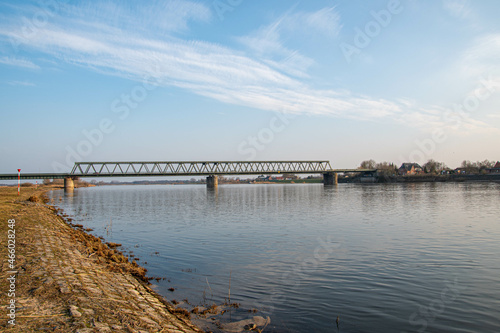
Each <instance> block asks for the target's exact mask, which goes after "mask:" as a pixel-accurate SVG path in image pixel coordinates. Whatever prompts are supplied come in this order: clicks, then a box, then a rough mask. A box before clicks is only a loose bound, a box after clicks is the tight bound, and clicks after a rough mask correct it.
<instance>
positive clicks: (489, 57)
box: [458, 34, 500, 77]
mask: <svg viewBox="0 0 500 333" xmlns="http://www.w3.org/2000/svg"><path fill="white" fill-rule="evenodd" d="M499 54H500V34H487V35H483V36H481V37H479V38H477V39H476V40H475V41H474V43H473V44H472V45H471V46H470V47H468V48H467V49H466V50H465V51H464V52H463V53H462V55H461V56H460V57H459V59H458V66H459V67H460V69H461V71H462V73H463V74H464V75H467V76H473V77H478V76H480V75H484V74H485V73H497V74H500V63H499V61H498V55H499Z"/></svg>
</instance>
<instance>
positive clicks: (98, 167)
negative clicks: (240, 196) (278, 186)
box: [71, 161, 332, 177]
mask: <svg viewBox="0 0 500 333" xmlns="http://www.w3.org/2000/svg"><path fill="white" fill-rule="evenodd" d="M331 169H332V167H331V166H330V162H328V161H258V162H241V161H236V162H227V161H226V162H222V161H212V162H77V163H75V166H74V167H73V170H71V175H75V176H78V177H89V176H92V177H96V176H97V177H113V176H114V177H116V176H119V177H124V176H127V177H128V176H210V175H261V174H279V173H302V174H303V173H324V172H328V171H330V170H331Z"/></svg>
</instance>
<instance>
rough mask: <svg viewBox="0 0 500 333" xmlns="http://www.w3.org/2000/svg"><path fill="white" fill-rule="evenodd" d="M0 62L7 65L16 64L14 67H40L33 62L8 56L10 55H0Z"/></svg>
mask: <svg viewBox="0 0 500 333" xmlns="http://www.w3.org/2000/svg"><path fill="white" fill-rule="evenodd" d="M0 64H4V65H9V66H16V67H24V68H30V69H40V67H39V66H38V65H36V64H34V63H33V62H31V61H29V60H25V59H18V58H10V57H1V58H0Z"/></svg>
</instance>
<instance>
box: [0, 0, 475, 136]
mask: <svg viewBox="0 0 500 333" xmlns="http://www.w3.org/2000/svg"><path fill="white" fill-rule="evenodd" d="M171 3H173V4H176V5H177V6H178V7H176V8H177V9H176V10H174V11H173V12H177V13H181V14H179V15H180V16H181V19H180V21H178V22H177V23H175V24H174V25H173V26H170V25H169V24H170V23H169V24H167V25H166V26H163V29H164V31H165V30H172V31H179V29H181V30H182V29H184V28H185V25H186V24H187V22H188V21H189V20H198V21H206V20H209V19H210V14H207V13H206V7H204V6H203V5H200V6H198V4H196V3H193V2H189V1H181V0H178V1H173V2H171ZM155 5H156V6H157V7H154V6H152V7H148V8H149V9H141V10H142V12H140V13H139V15H138V18H134V19H133V20H136V21H137V22H141V23H140V24H139V25H138V27H134V26H130V25H129V24H128V23H127V22H123V20H125V21H126V20H128V19H130V17H131V16H130V15H129V14H128V13H129V11H130V9H127V8H123V7H115V6H116V5H112V4H110V3H106V4H105V5H102V4H100V5H98V6H97V7H96V6H91V5H80V6H79V7H77V8H76V7H68V8H67V9H65V14H64V15H66V16H64V17H54V20H53V22H50V23H47V24H46V25H45V26H43V27H41V28H40V29H39V30H38V31H37V34H36V38H32V39H30V40H29V41H28V42H27V44H26V46H27V47H30V48H31V49H33V50H34V51H37V52H42V53H44V54H46V55H50V56H52V57H55V58H56V59H59V60H61V61H64V62H67V63H72V64H76V65H79V66H85V67H88V68H91V69H93V70H98V71H102V72H105V73H109V74H112V75H118V76H122V77H126V78H129V79H132V80H136V81H142V80H143V78H144V77H145V76H150V77H153V78H155V79H156V80H157V83H158V85H161V86H175V87H180V88H184V89H187V90H189V91H192V92H194V93H196V94H199V95H202V96H207V97H210V98H213V99H215V100H218V101H221V102H223V103H229V104H234V105H243V106H248V107H253V108H258V109H262V110H270V111H280V112H288V113H293V114H311V115H329V116H334V117H340V118H350V119H361V120H374V121H377V120H385V121H387V120H391V121H395V122H399V123H404V124H406V125H407V126H417V127H423V128H426V127H429V126H439V125H440V120H439V117H438V116H437V115H433V114H432V113H429V112H427V111H425V110H424V109H423V108H419V107H417V106H415V105H412V104H411V103H408V102H401V101H400V100H393V101H391V100H386V99H381V98H373V97H370V96H363V95H359V94H356V93H351V92H349V91H343V90H342V91H335V90H329V89H318V88H314V87H312V86H310V85H308V84H307V83H305V82H304V80H302V78H304V77H308V73H307V68H308V67H309V66H310V65H311V64H312V63H313V60H312V59H310V58H308V57H306V56H304V55H302V54H300V52H299V51H297V50H293V49H291V48H288V47H286V46H285V44H284V42H283V41H282V33H283V31H288V32H290V31H291V32H293V31H294V30H293V29H298V27H299V26H300V25H303V27H309V28H310V29H313V31H323V32H324V33H325V34H328V35H329V37H332V36H335V34H336V33H338V29H340V28H341V26H340V23H339V22H340V21H339V19H338V17H337V14H336V13H335V10H334V8H326V9H323V10H320V11H317V12H313V13H305V14H304V13H302V15H301V16H300V20H299V19H296V18H297V17H298V16H296V15H298V14H296V13H287V14H286V15H284V16H283V17H281V18H280V19H279V20H277V21H276V22H274V23H272V24H270V25H268V26H266V27H262V28H261V29H259V30H258V31H256V32H255V33H254V34H252V35H249V36H246V37H242V41H243V42H244V43H246V45H247V46H249V48H250V49H251V50H252V51H248V50H246V51H241V50H237V49H233V48H230V47H226V46H222V45H218V44H213V43H209V42H205V41H199V40H185V39H182V38H180V37H179V36H176V35H174V33H163V34H159V33H158V32H155V31H154V30H155V29H156V27H158V25H161V22H156V23H154V24H152V26H149V25H148V23H147V21H146V18H147V17H148V15H147V12H148V11H154V10H162V8H164V7H162V6H161V5H159V3H156V4H155ZM85 6H88V8H86V7H85ZM193 6H194V7H193ZM189 8H193V9H194V12H191V11H189V10H188V9H189ZM117 12H119V13H121V14H120V15H116V13H117ZM70 13H72V14H70ZM91 13H98V14H99V15H98V16H97V19H95V20H94V21H85V20H84V18H85V17H93V16H92V15H90V14H91ZM141 13H142V14H141ZM182 13H184V14H182ZM152 16H155V15H152ZM159 16H160V17H161V15H159ZM109 17H114V18H116V17H118V18H121V19H120V20H119V21H118V22H113V20H109V19H108V18H109ZM141 17H142V18H141ZM155 17H158V15H157V16H155ZM134 22H135V21H134ZM69 23H71V24H69ZM330 25H331V26H330ZM20 29H22V26H19V24H18V25H16V24H14V23H12V22H10V23H9V25H7V26H6V25H5V24H3V25H2V24H0V36H2V37H4V38H7V39H8V38H15V37H16V36H18V35H19V33H20ZM329 29H333V30H331V31H330V30H329ZM172 31H171V32H172ZM336 31H337V32H336ZM259 53H260V54H259ZM5 59H10V58H5ZM5 61H7V60H5ZM26 64H29V62H26V63H25V67H26ZM33 65H34V64H33ZM28 66H29V65H28ZM35 66H36V65H35ZM472 125H474V124H472ZM475 125H476V126H479V125H481V124H475Z"/></svg>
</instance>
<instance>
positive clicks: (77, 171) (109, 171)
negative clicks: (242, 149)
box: [0, 161, 376, 186]
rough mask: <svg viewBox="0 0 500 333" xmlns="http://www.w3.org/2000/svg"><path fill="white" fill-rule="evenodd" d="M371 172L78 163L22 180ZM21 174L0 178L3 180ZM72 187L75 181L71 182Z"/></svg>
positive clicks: (286, 165)
mask: <svg viewBox="0 0 500 333" xmlns="http://www.w3.org/2000/svg"><path fill="white" fill-rule="evenodd" d="M375 171H376V170H372V169H332V167H331V165H330V162H329V161H195V162H76V163H75V165H74V167H73V169H72V170H71V172H70V173H21V176H20V178H21V179H61V178H62V179H65V180H67V181H68V183H69V181H70V180H74V179H78V178H81V177H92V178H95V177H153V176H208V177H207V185H209V186H212V185H215V186H217V176H221V175H262V174H269V175H270V174H282V173H290V174H323V175H324V180H325V184H330V183H336V182H337V174H338V173H347V172H361V173H374V172H375ZM17 178H18V174H0V180H6V179H17ZM71 183H72V181H71Z"/></svg>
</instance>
